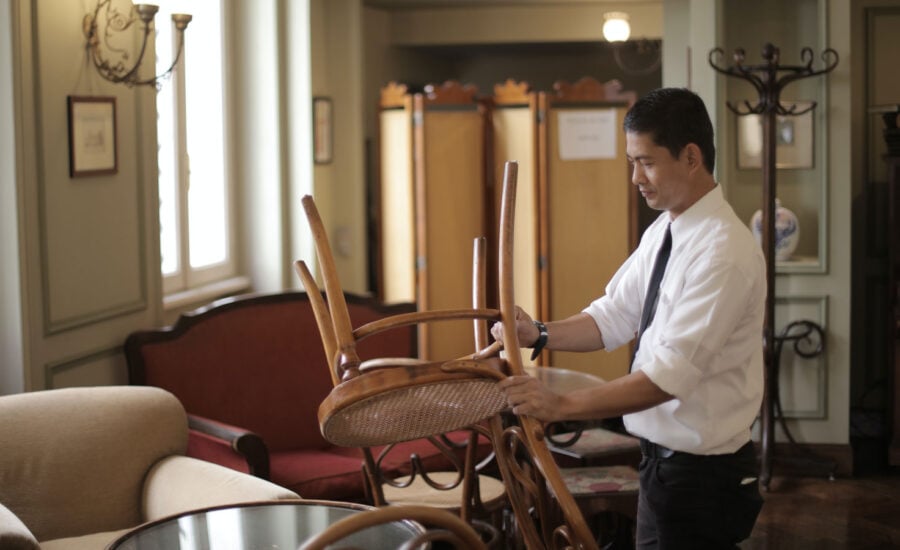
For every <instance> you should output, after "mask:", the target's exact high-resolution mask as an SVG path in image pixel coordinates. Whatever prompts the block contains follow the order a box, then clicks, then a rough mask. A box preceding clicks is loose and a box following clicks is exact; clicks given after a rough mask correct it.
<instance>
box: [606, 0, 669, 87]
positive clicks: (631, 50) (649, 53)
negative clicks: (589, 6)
mask: <svg viewBox="0 0 900 550" xmlns="http://www.w3.org/2000/svg"><path fill="white" fill-rule="evenodd" d="M603 19H604V21H603V38H605V39H606V41H607V42H609V43H610V46H612V50H613V59H615V61H616V65H618V66H619V68H620V69H622V71H623V72H624V73H625V74H628V75H632V76H642V75H648V74H650V73H653V72H654V71H656V70H658V69H659V66H660V64H661V63H662V51H661V49H660V44H659V41H658V40H647V39H645V38H643V39H641V40H632V41H629V40H628V37H629V36H631V23H629V22H628V14H627V13H624V12H620V11H611V12H608V13H604V14H603ZM623 53H624V55H623ZM626 59H639V60H643V61H645V62H644V63H643V66H637V67H635V66H632V65H630V64H629V63H628V62H627V61H626ZM647 59H649V62H646V60H647Z"/></svg>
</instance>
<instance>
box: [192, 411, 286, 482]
mask: <svg viewBox="0 0 900 550" xmlns="http://www.w3.org/2000/svg"><path fill="white" fill-rule="evenodd" d="M188 427H189V428H190V429H191V430H192V431H196V432H200V433H201V434H204V435H205V436H206V438H207V440H213V442H214V443H216V444H219V445H221V446H223V447H224V446H227V448H229V449H231V450H232V451H233V452H234V453H236V454H237V455H239V456H240V457H241V458H242V459H243V460H245V461H246V462H247V467H248V471H249V472H250V474H251V475H254V476H256V477H261V478H263V479H266V480H267V479H269V450H268V448H267V447H266V443H265V442H264V441H263V440H262V438H261V437H260V436H259V435H258V434H256V433H254V432H251V431H249V430H245V429H243V428H239V427H237V426H232V425H230V424H226V423H224V422H219V421H217V420H212V419H210V418H206V417H203V416H198V415H196V414H188ZM196 458H202V459H207V457H205V456H197V457H196ZM209 460H210V461H211V462H218V461H217V460H215V458H213V457H210V458H209Z"/></svg>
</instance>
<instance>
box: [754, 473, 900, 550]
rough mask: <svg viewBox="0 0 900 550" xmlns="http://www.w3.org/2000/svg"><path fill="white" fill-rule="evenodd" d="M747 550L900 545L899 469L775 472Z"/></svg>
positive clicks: (889, 546)
mask: <svg viewBox="0 0 900 550" xmlns="http://www.w3.org/2000/svg"><path fill="white" fill-rule="evenodd" d="M763 496H764V498H765V499H766V503H765V505H764V506H763V509H762V512H761V513H760V516H759V519H758V520H757V522H756V527H755V528H754V530H753V534H752V535H751V537H750V538H749V539H748V540H746V541H744V543H743V544H741V548H742V549H744V550H757V549H773V550H781V549H784V550H807V549H809V550H813V549H815V550H829V549H843V548H852V549H873V550H874V549H878V550H881V549H887V548H898V549H900V473H898V472H892V473H891V474H885V475H879V476H872V477H860V478H838V479H835V480H834V481H829V480H828V479H825V478H802V477H790V478H788V477H783V478H782V477H775V478H773V480H772V483H771V486H770V488H769V491H768V492H767V493H765V494H764V495H763Z"/></svg>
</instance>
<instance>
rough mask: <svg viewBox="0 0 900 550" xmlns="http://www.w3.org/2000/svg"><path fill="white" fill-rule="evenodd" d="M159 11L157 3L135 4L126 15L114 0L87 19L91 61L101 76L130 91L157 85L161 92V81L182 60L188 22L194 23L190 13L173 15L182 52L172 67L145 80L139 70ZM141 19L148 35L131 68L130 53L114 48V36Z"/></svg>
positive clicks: (106, 1)
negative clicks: (122, 85) (111, 57)
mask: <svg viewBox="0 0 900 550" xmlns="http://www.w3.org/2000/svg"><path fill="white" fill-rule="evenodd" d="M157 11H159V6H156V5H154V4H134V5H133V6H132V7H131V10H129V13H127V14H123V13H122V12H120V11H119V10H118V9H117V8H116V7H114V6H113V5H112V0H98V1H97V7H96V8H95V9H94V13H93V14H87V15H85V16H84V21H83V22H82V26H83V29H84V35H85V37H86V38H87V44H86V45H85V47H86V48H87V50H88V51H90V55H91V60H93V62H94V67H96V68H97V72H98V73H100V76H102V77H103V78H105V79H106V80H108V81H110V82H114V83H116V84H125V85H126V86H128V87H129V88H131V87H133V86H144V85H147V86H155V87H156V88H157V89H159V87H160V85H161V83H160V82H159V80H161V79H163V78H165V77H167V76H168V75H169V74H170V73H171V72H172V69H174V68H175V65H176V64H177V63H178V59H179V58H180V57H181V51H182V50H183V49H184V30H185V29H186V28H187V26H188V23H190V22H191V19H192V17H191V16H190V15H189V14H186V13H173V14H172V24H173V25H175V30H176V31H177V33H178V49H177V50H176V52H175V58H174V59H173V60H172V64H171V65H169V68H168V69H166V70H165V72H163V73H162V74H159V75H157V76H154V77H152V78H147V79H144V80H141V79H140V77H139V76H138V69H139V68H140V66H141V62H142V61H143V60H144V53H145V52H146V51H147V39H148V38H149V37H150V33H151V32H152V30H153V18H154V16H155V15H156V12H157ZM101 14H102V16H101ZM138 20H140V22H141V23H142V24H143V32H144V36H143V40H142V42H141V49H140V52H139V53H138V56H137V59H135V61H134V63H133V64H132V65H131V66H130V67H129V66H127V65H126V63H127V62H128V58H129V57H130V55H129V51H128V50H127V49H123V48H118V47H116V46H114V45H112V43H111V38H112V37H113V34H116V33H121V32H124V31H127V30H128V29H130V28H131V25H132V24H134V23H136V22H137V21H138ZM101 27H102V32H101ZM101 46H102V47H101ZM104 49H105V50H106V51H107V52H108V53H107V54H106V55H110V54H111V55H113V56H114V58H113V59H110V58H107V57H105V56H104V52H103V50H104Z"/></svg>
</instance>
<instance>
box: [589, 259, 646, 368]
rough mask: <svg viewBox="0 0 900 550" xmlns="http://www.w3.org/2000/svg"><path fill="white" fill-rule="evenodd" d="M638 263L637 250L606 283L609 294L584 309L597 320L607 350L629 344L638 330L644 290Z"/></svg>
mask: <svg viewBox="0 0 900 550" xmlns="http://www.w3.org/2000/svg"><path fill="white" fill-rule="evenodd" d="M639 263H640V258H639V257H638V256H637V254H633V255H632V256H631V257H629V258H628V260H626V261H625V263H624V264H622V266H621V267H620V268H619V270H618V271H616V274H615V275H614V276H613V278H612V279H611V280H610V281H609V284H608V285H606V294H605V295H603V296H601V297H600V298H598V299H596V300H594V301H593V302H591V303H590V304H589V305H588V306H587V307H586V308H584V310H583V312H584V313H587V314H588V315H590V316H591V317H592V318H593V319H594V322H595V323H597V328H599V329H600V334H601V336H602V337H603V346H604V348H606V350H607V351H612V350H614V349H616V348H618V347H620V346H622V345H624V344H627V343H628V342H630V341H631V340H632V339H634V335H635V333H636V332H637V328H638V324H639V323H640V318H641V311H640V305H641V301H642V293H643V291H642V290H641V276H640V271H639V268H638V264H639Z"/></svg>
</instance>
